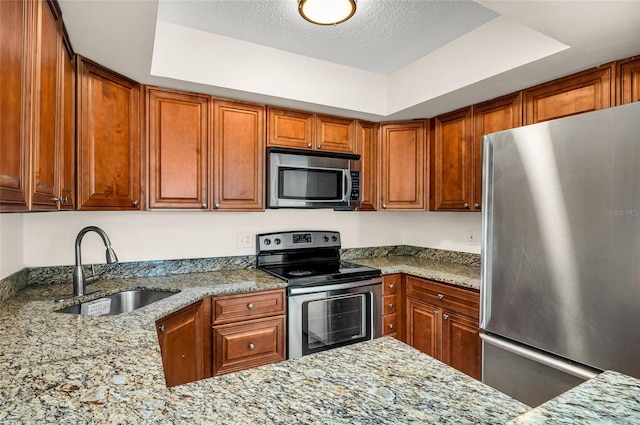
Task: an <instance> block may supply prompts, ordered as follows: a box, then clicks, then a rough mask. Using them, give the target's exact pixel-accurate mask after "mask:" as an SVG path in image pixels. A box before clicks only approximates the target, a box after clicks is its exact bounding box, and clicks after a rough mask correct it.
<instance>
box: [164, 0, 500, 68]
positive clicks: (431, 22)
mask: <svg viewBox="0 0 640 425" xmlns="http://www.w3.org/2000/svg"><path fill="white" fill-rule="evenodd" d="M297 5H298V2H297V0H209V1H176V0H160V1H159V3H158V20H161V21H165V22H170V23H173V24H177V25H182V26H185V27H190V28H194V29H198V30H201V31H206V32H210V33H213V34H218V35H222V36H226V37H231V38H235V39H239V40H244V41H248V42H251V43H256V44H260V45H264V46H268V47H273V48H276V49H280V50H285V51H289V52H292V53H297V54H300V55H305V56H310V57H314V58H317V59H322V60H326V61H329V62H333V63H338V64H342V65H346V66H350V67H353V68H358V69H362V70H366V71H371V72H375V73H379V74H389V73H392V72H394V71H396V70H398V69H400V68H402V67H404V66H406V65H408V64H410V63H412V62H414V61H415V60H417V59H419V58H421V57H423V56H425V55H427V54H429V53H431V52H433V51H434V50H436V49H438V48H440V47H442V46H444V45H446V44H447V43H449V42H450V41H452V40H454V39H456V38H458V37H460V36H461V35H463V34H465V33H467V32H469V31H471V30H473V29H474V28H477V27H479V26H480V25H482V24H484V23H486V22H488V21H490V20H491V19H493V18H495V17H497V16H498V14H497V13H496V12H494V11H492V10H490V9H488V8H486V7H484V6H481V5H480V4H478V3H475V2H472V1H467V0H446V1H445V0H436V1H433V0H359V1H358V2H357V11H356V14H355V15H354V17H353V18H351V19H350V20H349V21H347V22H345V23H342V24H340V25H336V26H318V25H313V24H310V23H309V22H307V21H305V20H304V19H302V17H300V15H299V14H298V10H297ZM382 58H383V59H382Z"/></svg>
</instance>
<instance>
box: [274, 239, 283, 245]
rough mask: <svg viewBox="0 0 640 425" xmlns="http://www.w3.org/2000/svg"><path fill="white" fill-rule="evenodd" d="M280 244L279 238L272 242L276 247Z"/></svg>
mask: <svg viewBox="0 0 640 425" xmlns="http://www.w3.org/2000/svg"><path fill="white" fill-rule="evenodd" d="M280 242H282V241H281V240H280V238H275V239H274V240H273V243H274V244H276V245H280Z"/></svg>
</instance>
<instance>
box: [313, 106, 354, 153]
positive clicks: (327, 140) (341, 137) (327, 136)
mask: <svg viewBox="0 0 640 425" xmlns="http://www.w3.org/2000/svg"><path fill="white" fill-rule="evenodd" d="M314 148H315V149H317V150H320V151H327V152H343V153H355V152H356V121H355V120H352V119H348V118H338V117H329V116H325V115H317V116H316V145H315V147H314Z"/></svg>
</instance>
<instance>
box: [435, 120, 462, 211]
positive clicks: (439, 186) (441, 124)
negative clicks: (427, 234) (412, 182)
mask: <svg viewBox="0 0 640 425" xmlns="http://www.w3.org/2000/svg"><path fill="white" fill-rule="evenodd" d="M432 123H433V126H434V131H433V133H432V135H431V140H430V141H431V146H430V148H431V151H430V158H431V167H430V171H431V178H430V185H431V188H430V195H431V196H430V209H431V210H433V211H469V210H470V209H471V204H472V200H471V197H472V192H473V174H472V170H473V128H472V127H473V119H472V108H471V107H469V108H464V109H461V110H458V111H455V112H451V113H448V114H445V115H440V116H438V117H436V118H434V119H433V121H432Z"/></svg>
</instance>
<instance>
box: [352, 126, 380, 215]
mask: <svg viewBox="0 0 640 425" xmlns="http://www.w3.org/2000/svg"><path fill="white" fill-rule="evenodd" d="M379 130H380V127H379V125H378V124H376V123H372V122H366V121H357V124H356V141H357V148H356V153H358V154H359V155H360V208H358V209H359V210H360V211H375V210H377V209H378V156H379V155H378V133H379Z"/></svg>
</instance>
